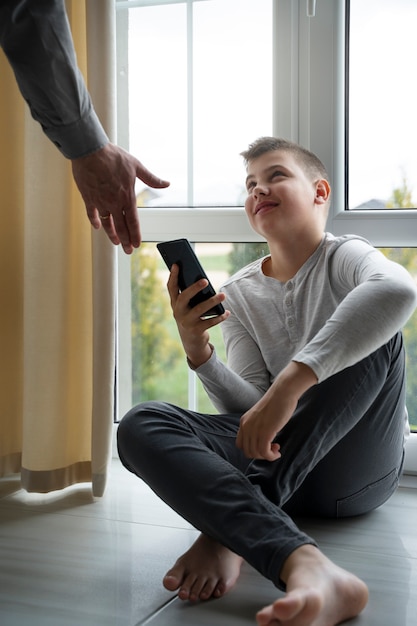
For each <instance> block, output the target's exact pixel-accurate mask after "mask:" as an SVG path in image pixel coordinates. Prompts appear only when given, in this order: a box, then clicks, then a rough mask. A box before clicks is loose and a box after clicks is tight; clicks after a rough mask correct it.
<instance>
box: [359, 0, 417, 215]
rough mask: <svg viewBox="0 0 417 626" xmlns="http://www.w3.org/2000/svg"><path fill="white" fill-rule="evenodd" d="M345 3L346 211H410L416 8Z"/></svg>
mask: <svg viewBox="0 0 417 626" xmlns="http://www.w3.org/2000/svg"><path fill="white" fill-rule="evenodd" d="M349 4H350V28H349V31H350V32H349V88H348V93H349V101H348V116H349V124H348V129H349V143H348V172H349V178H348V199H349V208H350V209H395V208H397V209H398V208H405V209H408V208H410V207H416V206H417V151H416V150H415V145H414V143H415V142H414V139H413V138H414V137H416V136H417V116H416V112H415V102H416V98H417V74H416V72H415V43H414V42H415V30H416V24H417V2H416V1H415V0H350V2H349V3H348V5H349Z"/></svg>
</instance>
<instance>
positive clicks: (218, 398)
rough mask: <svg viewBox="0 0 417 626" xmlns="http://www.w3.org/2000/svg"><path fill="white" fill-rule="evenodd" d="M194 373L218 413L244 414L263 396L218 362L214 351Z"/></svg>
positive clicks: (250, 384) (251, 385)
mask: <svg viewBox="0 0 417 626" xmlns="http://www.w3.org/2000/svg"><path fill="white" fill-rule="evenodd" d="M196 373H197V375H198V377H199V379H200V380H201V382H202V384H203V387H204V389H205V391H206V393H207V395H208V397H209V398H210V400H211V401H212V403H213V405H214V406H215V407H216V409H217V410H218V411H219V412H220V413H245V412H246V411H247V410H248V409H250V408H251V407H252V406H253V405H254V404H255V403H256V402H257V401H258V400H260V398H261V397H262V396H263V394H264V392H261V391H260V390H259V389H257V388H256V387H255V386H254V385H253V384H252V383H250V382H248V381H246V380H244V379H243V378H242V377H241V376H240V375H239V374H237V373H236V372H234V371H232V370H231V369H230V368H229V367H228V366H227V365H225V364H224V363H223V362H222V361H220V359H218V358H217V354H216V352H215V351H213V354H212V355H211V358H210V359H209V360H208V361H206V363H204V364H203V365H201V366H200V367H198V368H197V370H196Z"/></svg>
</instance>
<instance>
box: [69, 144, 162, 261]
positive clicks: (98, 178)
mask: <svg viewBox="0 0 417 626" xmlns="http://www.w3.org/2000/svg"><path fill="white" fill-rule="evenodd" d="M72 173H73V176H74V180H75V182H76V184H77V187H78V189H79V191H80V193H81V196H82V198H83V200H84V203H85V208H86V210H87V215H88V218H89V220H90V222H91V224H92V226H93V227H94V228H96V229H98V228H101V226H103V228H104V230H105V231H106V233H107V236H108V238H109V239H110V241H111V242H112V243H114V244H115V245H118V244H119V243H121V244H122V247H123V250H124V251H125V252H126V254H131V252H133V249H134V248H138V247H139V245H140V243H141V234H140V226H139V217H138V210H137V206H136V194H135V182H136V178H139V179H140V180H141V181H143V182H144V183H145V184H146V185H149V187H155V188H164V187H168V186H169V182H168V181H165V180H161V179H160V178H158V177H157V176H155V175H154V174H152V173H151V172H150V171H149V170H147V169H146V167H145V166H144V165H142V163H141V162H140V161H138V160H137V159H136V158H135V157H134V156H132V155H131V154H129V153H128V152H126V151H125V150H123V149H122V148H120V147H119V146H116V145H114V144H112V143H108V144H107V145H106V146H104V148H101V149H100V150H97V152H93V153H92V154H89V155H87V156H85V157H80V158H79V159H73V160H72Z"/></svg>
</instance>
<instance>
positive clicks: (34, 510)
mask: <svg viewBox="0 0 417 626" xmlns="http://www.w3.org/2000/svg"><path fill="white" fill-rule="evenodd" d="M83 506H85V505H83ZM2 509H3V510H8V511H15V512H20V513H23V514H24V516H29V515H37V516H40V515H45V514H47V515H51V516H53V515H57V516H59V517H70V518H77V519H80V520H81V519H83V520H84V519H89V520H101V521H108V522H117V523H120V524H133V525H134V526H152V527H156V528H169V529H172V530H185V531H187V532H189V531H190V530H191V531H195V529H194V528H192V527H191V526H190V527H188V528H184V527H183V526H179V525H178V524H160V523H159V524H157V523H155V522H145V521H139V520H128V519H122V518H119V517H115V516H113V517H112V516H108V515H83V514H81V513H70V512H68V511H48V510H44V509H41V508H38V507H36V508H32V507H31V508H27V507H25V505H24V504H19V505H16V504H10V505H2V504H1V503H0V510H2ZM22 517H23V516H22ZM0 523H1V522H0ZM195 532H197V531H195Z"/></svg>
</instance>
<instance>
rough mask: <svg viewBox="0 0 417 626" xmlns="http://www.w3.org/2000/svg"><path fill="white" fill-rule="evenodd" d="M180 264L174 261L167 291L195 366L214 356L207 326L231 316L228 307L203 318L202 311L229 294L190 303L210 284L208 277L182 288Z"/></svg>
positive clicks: (186, 350)
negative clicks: (197, 302) (180, 285)
mask: <svg viewBox="0 0 417 626" xmlns="http://www.w3.org/2000/svg"><path fill="white" fill-rule="evenodd" d="M178 271H179V268H178V265H175V264H174V265H173V266H172V268H171V273H170V275H169V280H168V284H167V287H168V292H169V296H170V299H171V308H172V312H173V315H174V318H175V321H176V323H177V326H178V332H179V334H180V338H181V341H182V344H183V346H184V350H185V353H186V355H187V357H188V359H189V361H190V362H191V364H192V365H193V366H194V367H199V366H200V365H202V364H203V363H205V362H206V361H208V359H209V358H210V356H211V353H212V347H211V345H210V344H209V339H210V336H209V333H208V329H209V328H213V326H217V324H220V323H221V322H223V321H224V320H225V319H226V318H227V317H229V315H230V313H229V311H225V312H224V313H223V314H222V315H218V316H217V317H210V318H207V319H202V317H201V316H202V315H204V313H206V312H207V311H208V310H209V309H210V308H211V307H213V306H215V305H216V304H219V303H220V302H223V301H224V300H225V298H226V296H225V295H224V293H221V292H219V293H217V294H216V295H215V296H212V297H211V298H209V299H208V300H206V301H205V302H201V303H199V304H197V305H196V306H195V307H192V308H191V307H190V306H189V301H190V299H191V298H193V297H194V296H196V295H197V294H198V293H199V291H201V290H202V289H204V288H205V287H207V285H208V281H207V280H206V279H205V278H202V279H201V280H199V281H197V282H196V283H195V284H194V285H191V287H188V288H187V289H184V291H182V292H180V290H179V287H178Z"/></svg>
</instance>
